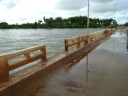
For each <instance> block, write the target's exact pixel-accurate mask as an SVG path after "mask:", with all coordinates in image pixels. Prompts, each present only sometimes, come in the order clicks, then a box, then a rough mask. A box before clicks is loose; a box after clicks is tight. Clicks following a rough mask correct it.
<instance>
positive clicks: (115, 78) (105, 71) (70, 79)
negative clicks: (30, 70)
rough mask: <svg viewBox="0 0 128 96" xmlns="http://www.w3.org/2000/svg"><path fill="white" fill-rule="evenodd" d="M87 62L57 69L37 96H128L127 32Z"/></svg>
mask: <svg viewBox="0 0 128 96" xmlns="http://www.w3.org/2000/svg"><path fill="white" fill-rule="evenodd" d="M86 59H87V58H86V57H85V58H84V59H82V60H81V61H80V62H79V63H77V64H74V66H72V67H69V66H68V65H66V66H63V67H62V68H60V69H59V70H57V71H56V72H55V73H54V74H52V75H51V76H50V77H49V79H48V80H47V82H45V85H44V86H42V87H41V88H39V89H38V91H37V93H36V96H128V82H127V81H128V51H127V50H126V34H125V33H121V32H116V33H115V34H113V35H112V36H111V37H110V38H108V39H107V40H106V41H104V42H103V43H102V44H101V45H99V46H98V47H97V48H96V49H95V50H93V51H92V52H91V53H90V54H89V56H88V64H87V63H86ZM42 82H44V81H42Z"/></svg>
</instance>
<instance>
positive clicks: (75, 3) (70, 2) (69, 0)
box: [58, 0, 87, 10]
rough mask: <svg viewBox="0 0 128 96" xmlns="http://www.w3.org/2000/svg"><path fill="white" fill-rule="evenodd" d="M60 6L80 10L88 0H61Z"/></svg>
mask: <svg viewBox="0 0 128 96" xmlns="http://www.w3.org/2000/svg"><path fill="white" fill-rule="evenodd" d="M58 4H59V8H60V9H62V10H80V9H82V8H84V7H85V6H86V4H87V0H80V1H79V0H60V1H59V3H58Z"/></svg>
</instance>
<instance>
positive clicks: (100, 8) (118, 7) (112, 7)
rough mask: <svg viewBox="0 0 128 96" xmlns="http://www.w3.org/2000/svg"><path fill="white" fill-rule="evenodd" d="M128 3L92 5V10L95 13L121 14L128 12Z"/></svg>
mask: <svg viewBox="0 0 128 96" xmlns="http://www.w3.org/2000/svg"><path fill="white" fill-rule="evenodd" d="M127 4H128V1H125V3H124V2H121V1H120V2H114V1H113V2H108V3H104V4H103V3H94V2H92V4H91V5H90V7H91V8H90V9H91V11H93V12H98V13H106V12H115V11H117V12H121V11H124V10H128V7H127Z"/></svg>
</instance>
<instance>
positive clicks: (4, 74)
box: [0, 56, 9, 82]
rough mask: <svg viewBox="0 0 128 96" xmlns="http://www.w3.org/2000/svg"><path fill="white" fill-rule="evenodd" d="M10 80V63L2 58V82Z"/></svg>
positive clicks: (0, 73)
mask: <svg viewBox="0 0 128 96" xmlns="http://www.w3.org/2000/svg"><path fill="white" fill-rule="evenodd" d="M8 78H9V70H8V61H7V59H6V58H3V57H1V56H0V82H3V81H6V80H8Z"/></svg>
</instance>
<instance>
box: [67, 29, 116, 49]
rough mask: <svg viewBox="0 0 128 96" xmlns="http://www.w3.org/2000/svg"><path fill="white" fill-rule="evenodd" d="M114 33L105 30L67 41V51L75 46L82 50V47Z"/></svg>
mask: <svg viewBox="0 0 128 96" xmlns="http://www.w3.org/2000/svg"><path fill="white" fill-rule="evenodd" d="M113 31H114V29H113V30H104V31H99V32H95V33H90V34H85V35H81V36H76V37H72V38H68V39H65V51H69V48H70V47H73V46H74V47H75V48H80V47H81V46H85V45H87V44H88V43H90V42H92V41H95V40H98V39H100V38H101V37H103V36H105V35H109V34H112V32H113Z"/></svg>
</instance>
